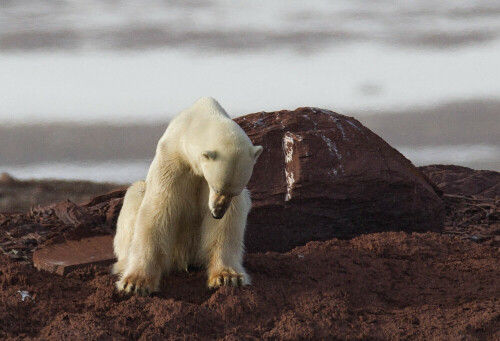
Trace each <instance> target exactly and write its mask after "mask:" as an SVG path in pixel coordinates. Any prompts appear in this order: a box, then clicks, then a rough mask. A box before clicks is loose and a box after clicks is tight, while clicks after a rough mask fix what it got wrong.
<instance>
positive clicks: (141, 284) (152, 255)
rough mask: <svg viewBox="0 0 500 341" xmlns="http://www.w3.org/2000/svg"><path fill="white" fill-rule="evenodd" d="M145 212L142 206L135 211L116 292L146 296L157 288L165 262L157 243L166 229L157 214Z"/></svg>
mask: <svg viewBox="0 0 500 341" xmlns="http://www.w3.org/2000/svg"><path fill="white" fill-rule="evenodd" d="M148 211H149V209H148V206H147V205H142V206H141V209H140V210H139V213H138V217H137V220H136V223H135V228H134V235H133V239H132V243H131V246H130V250H129V260H128V264H127V268H126V269H125V271H124V273H123V276H122V277H121V279H120V280H119V281H118V282H117V283H116V288H117V289H118V290H119V291H125V292H127V293H129V292H131V293H137V294H139V295H149V294H151V293H153V292H156V291H159V289H160V280H161V276H162V273H163V269H164V260H165V257H164V256H163V254H164V253H163V251H164V249H165V245H162V244H161V240H162V238H161V237H162V236H165V231H162V230H165V229H166V226H162V225H163V224H162V223H161V220H159V219H158V215H157V214H156V215H151V214H150V212H148ZM155 218H156V219H155Z"/></svg>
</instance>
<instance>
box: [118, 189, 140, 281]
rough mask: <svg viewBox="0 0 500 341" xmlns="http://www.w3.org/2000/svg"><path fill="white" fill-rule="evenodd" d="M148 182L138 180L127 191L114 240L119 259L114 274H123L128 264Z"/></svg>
mask: <svg viewBox="0 0 500 341" xmlns="http://www.w3.org/2000/svg"><path fill="white" fill-rule="evenodd" d="M145 190H146V183H145V182H144V181H137V182H135V183H134V184H132V185H131V186H130V187H129V188H128V189H127V193H125V198H124V199H123V206H122V209H121V210H120V215H119V216H118V221H117V223H116V234H115V238H114V240H113V249H114V253H115V255H116V258H117V259H118V261H117V262H116V263H115V264H114V265H113V269H112V273H113V274H122V273H123V271H124V270H125V268H126V266H127V258H128V256H129V249H130V244H131V243H132V236H133V234H134V225H135V220H136V217H137V213H138V211H139V208H140V206H141V202H142V199H143V197H144V192H145Z"/></svg>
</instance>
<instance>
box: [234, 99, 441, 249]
mask: <svg viewBox="0 0 500 341" xmlns="http://www.w3.org/2000/svg"><path fill="white" fill-rule="evenodd" d="M235 121H236V122H237V123H238V124H239V125H240V126H241V127H242V128H243V129H244V130H245V131H246V133H247V134H248V136H249V137H250V139H251V140H252V141H253V143H254V144H259V145H262V146H263V147H264V152H263V153H262V155H261V156H260V158H259V160H258V162H257V164H256V166H255V168H254V173H253V176H252V179H251V181H250V183H249V186H248V187H249V189H250V191H251V193H252V200H253V208H252V211H251V213H250V216H249V222H248V229H247V237H246V243H245V244H246V247H247V250H248V251H249V252H256V251H269V250H272V251H279V252H282V251H286V250H289V249H291V248H293V247H295V246H297V245H302V244H304V243H306V242H307V241H310V240H326V239H329V238H332V237H352V236H355V235H358V234H362V233H370V232H377V231H388V230H405V231H428V230H432V231H437V230H440V229H441V226H442V220H443V215H444V207H443V203H442V201H441V199H440V197H439V196H438V195H437V194H436V192H435V190H434V189H433V187H432V185H431V183H430V182H429V180H428V179H427V178H426V177H425V176H424V175H423V174H422V173H421V172H420V171H419V170H418V169H417V168H416V167H414V166H413V164H412V163H411V162H410V161H409V160H407V159H406V158H405V157H404V156H403V155H402V154H400V153H399V152H398V151H397V150H395V149H394V148H392V147H391V146H389V145H388V144H387V143H386V142H385V141H384V140H382V139H381V138H380V137H379V136H377V135H376V134H374V133H373V132H372V131H370V130H369V129H367V128H366V127H364V126H363V125H362V124H361V123H359V122H358V121H357V120H355V119H353V118H351V117H346V116H343V115H340V114H337V113H334V112H331V111H327V110H321V109H316V108H299V109H297V110H295V111H286V110H285V111H278V112H272V113H266V112H260V113H255V114H250V115H246V116H243V117H239V118H237V119H235Z"/></svg>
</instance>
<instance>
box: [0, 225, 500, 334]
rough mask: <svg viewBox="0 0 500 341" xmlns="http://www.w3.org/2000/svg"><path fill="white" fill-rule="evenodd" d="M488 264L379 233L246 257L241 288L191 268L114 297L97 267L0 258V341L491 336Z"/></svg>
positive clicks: (456, 244) (457, 244)
mask: <svg viewBox="0 0 500 341" xmlns="http://www.w3.org/2000/svg"><path fill="white" fill-rule="evenodd" d="M499 258H500V252H499V249H498V248H494V247H489V246H483V245H480V244H477V243H474V242H471V241H465V240H461V239H460V238H457V237H448V236H443V235H439V234H436V233H426V234H411V235H408V234H406V233H403V232H399V233H398V232H386V233H380V234H372V235H365V236H361V237H357V238H354V239H352V240H350V241H340V240H337V239H333V240H330V241H326V242H311V243H309V244H307V245H306V246H303V247H299V248H296V249H294V250H292V251H290V252H288V253H284V254H278V253H265V254H249V255H247V257H246V266H247V268H248V271H249V272H250V273H251V274H252V277H253V285H252V286H249V287H246V288H243V289H233V288H222V289H219V290H217V291H214V292H212V291H209V290H208V289H207V288H206V287H205V284H204V283H205V277H204V274H203V272H201V271H194V270H193V271H191V272H190V273H176V274H172V275H171V276H169V277H167V278H166V279H165V281H164V283H163V287H162V292H161V294H159V295H158V296H155V297H146V298H143V297H136V296H132V297H130V296H125V295H120V294H117V293H116V291H114V290H113V282H114V281H115V280H116V278H115V277H114V276H112V275H110V274H108V270H107V269H106V268H96V267H94V268H88V269H86V270H81V271H77V272H73V273H71V274H69V275H68V276H67V277H60V276H58V275H55V274H50V273H47V272H38V271H36V270H35V269H33V268H32V267H31V266H27V265H23V264H20V263H16V262H14V261H12V260H11V259H9V258H7V257H6V256H0V269H2V270H1V271H2V274H1V281H0V283H1V284H0V287H1V292H0V305H1V306H2V309H1V310H0V337H2V338H42V339H49V338H50V339H72V340H77V339H80V340H83V339H85V340H87V339H111V338H114V339H155V338H156V339H160V338H166V339H172V340H174V339H227V340H237V339H238V340H241V339H261V338H263V339H380V340H388V339H420V340H429V339H434V340H459V339H462V340H495V339H496V340H498V338H499V337H500V301H499V299H500V286H499V284H498V283H499V279H500V267H498V261H499ZM20 290H26V291H28V292H29V294H30V298H26V299H25V301H24V302H23V301H22V300H21V294H20V293H19V291H20Z"/></svg>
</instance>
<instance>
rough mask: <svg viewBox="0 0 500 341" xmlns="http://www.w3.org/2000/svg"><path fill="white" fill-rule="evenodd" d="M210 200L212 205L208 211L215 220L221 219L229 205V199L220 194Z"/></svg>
mask: <svg viewBox="0 0 500 341" xmlns="http://www.w3.org/2000/svg"><path fill="white" fill-rule="evenodd" d="M211 199H212V200H211V202H212V205H211V207H210V211H211V212H212V217H214V218H215V219H222V217H224V214H225V213H226V211H227V209H228V208H229V205H230V204H231V197H230V196H228V195H224V194H220V195H214V196H213V197H212V198H211Z"/></svg>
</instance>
